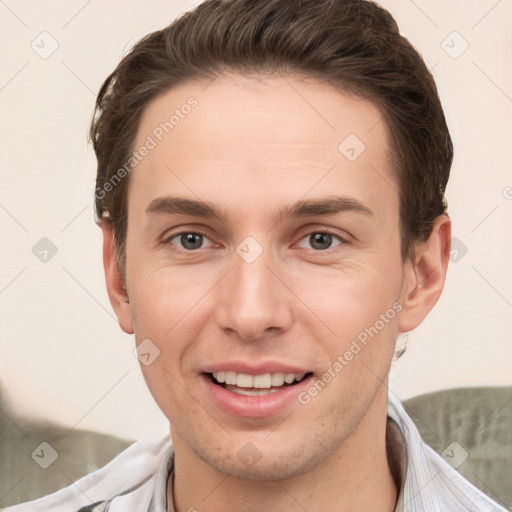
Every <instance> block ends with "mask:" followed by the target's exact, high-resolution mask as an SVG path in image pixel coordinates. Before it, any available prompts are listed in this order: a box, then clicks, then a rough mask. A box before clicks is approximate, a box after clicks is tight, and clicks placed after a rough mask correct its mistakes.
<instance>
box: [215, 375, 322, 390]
mask: <svg viewBox="0 0 512 512" xmlns="http://www.w3.org/2000/svg"><path fill="white" fill-rule="evenodd" d="M206 375H207V376H208V377H209V378H210V380H211V381H212V382H213V383H214V384H216V385H217V386H220V387H223V388H224V389H226V390H228V391H231V392H232V393H236V394H238V395H244V396H264V395H269V394H270V393H276V392H277V391H281V390H283V389H285V388H289V387H292V386H295V385H297V384H298V383H299V382H302V381H303V380H304V379H306V378H308V377H309V376H310V375H312V373H311V372H309V373H279V372H276V373H264V374H261V375H249V374H247V373H236V372H223V371H220V372H214V373H207V374H206Z"/></svg>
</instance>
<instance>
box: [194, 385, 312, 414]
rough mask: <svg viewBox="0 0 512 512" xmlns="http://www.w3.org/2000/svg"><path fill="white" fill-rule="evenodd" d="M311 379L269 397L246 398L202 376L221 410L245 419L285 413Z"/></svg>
mask: <svg viewBox="0 0 512 512" xmlns="http://www.w3.org/2000/svg"><path fill="white" fill-rule="evenodd" d="M311 378H312V375H310V376H309V377H306V378H305V379H303V380H302V381H301V382H299V383H297V384H294V385H293V386H285V387H283V389H280V390H278V391H275V392H274V393H269V394H268V395H258V396H245V395H239V394H237V393H234V392H233V391H228V390H227V389H225V388H223V387H222V386H219V385H217V384H214V383H213V382H212V380H211V378H210V377H209V376H208V375H203V376H202V380H203V383H204V385H205V386H206V389H207V393H208V394H209V396H210V397H211V398H212V400H213V402H214V403H215V404H216V405H217V406H218V407H219V408H221V409H223V410H224V411H226V412H228V413H229V414H232V415H234V416H242V417H245V418H265V417H267V416H273V415H275V414H279V413H280V412H283V411H284V410H285V409H286V408H287V407H289V406H290V405H291V404H292V403H293V402H294V401H295V402H296V401H298V395H299V394H300V393H301V391H304V389H305V388H307V386H308V384H309V381H310V380H311Z"/></svg>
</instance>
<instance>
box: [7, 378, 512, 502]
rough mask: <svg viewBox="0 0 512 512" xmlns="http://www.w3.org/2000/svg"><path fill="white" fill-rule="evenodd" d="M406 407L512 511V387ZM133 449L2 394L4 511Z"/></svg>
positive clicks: (451, 394)
mask: <svg viewBox="0 0 512 512" xmlns="http://www.w3.org/2000/svg"><path fill="white" fill-rule="evenodd" d="M405 407H406V410H407V412H408V413H409V415H410V416H411V417H412V419H413V420H414V422H415V423H416V425H417V427H418V429H419V431H420V433H421V435H422V436H423V438H424V439H425V441H426V442H427V443H428V444H429V445H430V446H431V447H432V448H433V449H434V450H436V451H437V452H438V453H440V454H442V455H443V456H444V457H445V458H446V460H448V461H451V462H452V464H453V465H454V466H455V467H456V468H457V470H458V471H460V472H461V473H462V474H463V475H464V476H465V477H466V478H467V479H468V480H470V481H471V482H472V483H473V484H474V485H475V486H477V487H479V488H480V489H482V490H483V491H484V492H485V493H486V494H488V495H489V496H491V497H492V498H493V499H494V500H496V501H497V502H498V503H501V504H503V505H504V506H505V507H507V508H509V509H511V510H512V387H506V388H464V389H453V390H446V391H440V392H436V393H429V394H427V395H422V396H418V397H415V398H413V399H411V400H408V401H407V402H406V403H405ZM41 443H48V444H49V445H50V447H48V446H47V445H44V444H43V445H41ZM130 443H131V442H130V441H127V440H123V439H118V438H116V437H113V436H109V435H103V434H98V433H94V432H87V431H83V430H71V431H70V430H69V429H66V428H63V427H60V426H56V425H52V424H50V423H38V422H31V421H28V420H22V419H20V418H17V417H14V416H13V415H12V413H10V412H9V410H8V408H7V407H6V405H5V404H4V403H2V401H1V395H0V507H5V506H8V505H14V504H15V503H20V502H22V501H28V500H31V499H34V498H37V497H39V496H43V495H45V494H48V493H50V492H53V491H55V490H57V489H60V488H62V487H65V486H67V485H69V484H71V483H72V482H74V481H75V480H77V479H78V478H80V477H81V476H83V475H85V474H87V473H90V472H92V471H94V470H95V469H97V468H99V467H101V466H103V465H104V464H106V463H107V462H108V461H109V460H111V459H112V458H113V457H115V456H116V455H117V454H118V453H119V452H121V451H122V450H124V449H125V448H126V447H127V446H129V445H130ZM53 450H55V452H53ZM56 454H58V456H57V458H56V459H55V461H54V462H53V463H52V464H51V465H49V467H48V468H47V469H44V467H43V466H45V465H47V464H49V463H50V462H52V460H53V458H55V455H56Z"/></svg>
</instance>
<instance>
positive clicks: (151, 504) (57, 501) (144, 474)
mask: <svg viewBox="0 0 512 512" xmlns="http://www.w3.org/2000/svg"><path fill="white" fill-rule="evenodd" d="M388 422H391V423H392V424H393V425H394V426H395V427H397V428H393V429H390V430H393V431H394V432H395V433H394V435H395V437H396V439H395V443H393V444H394V445H395V446H396V447H397V449H398V450H399V453H395V454H394V457H395V458H396V459H397V461H399V464H400V466H401V468H400V471H401V475H402V479H401V480H402V481H401V489H400V493H399V497H398V502H397V506H396V509H395V512H447V511H449V512H506V510H505V509H504V508H503V507H501V506H500V505H498V504H497V503H495V502H494V501H492V500H491V499H490V498H489V497H487V496H486V495H485V494H484V493H483V492H482V491H480V490H479V489H477V488H476V487H474V486H473V485H472V484H471V483H469V482H468V481H467V480H466V479H464V478H463V477H462V476H461V475H460V474H459V473H458V472H457V471H456V470H455V469H453V468H452V466H450V464H448V462H446V461H445V460H444V459H443V458H442V457H440V456H439V455H438V454H437V453H436V452H435V451H434V450H432V449H431V448H430V447H429V446H427V445H426V444H425V443H424V442H423V440H422V439H421V437H420V434H419V432H418V430H417V428H416V426H415V425H414V423H413V421H412V420H411V419H410V418H409V416H408V415H407V413H406V412H405V411H404V409H403V407H402V404H401V403H400V401H399V400H398V399H397V398H396V397H395V396H394V395H393V393H389V396H388ZM173 466H174V449H173V446H172V441H171V438H170V437H169V436H168V435H167V436H165V437H163V438H160V439H145V440H142V441H138V442H136V443H134V444H133V445H131V446H130V447H129V448H127V449H126V450H125V451H124V452H122V453H121V454H119V455H118V456H117V457H116V458H115V459H114V460H112V461H111V462H110V463H108V464H107V465H106V466H104V467H103V468H101V469H99V470H97V471H95V472H94V473H91V474H89V475H86V476H85V477H83V478H81V479H79V480H77V481H76V482H75V483H74V484H72V485H70V486H69V487H66V488H64V489H61V490H60V491H57V492H55V493H53V494H50V495H49V496H45V497H43V498H40V499H37V500H34V501H30V502H27V503H23V504H20V505H14V506H12V507H7V508H4V509H3V511H4V512H43V511H44V512H107V511H108V512H134V511H137V512H145V511H147V512H174V508H173V506H172V504H171V505H170V507H169V508H167V496H166V494H167V481H168V478H169V477H170V476H171V475H172V471H173ZM404 477H405V478H404Z"/></svg>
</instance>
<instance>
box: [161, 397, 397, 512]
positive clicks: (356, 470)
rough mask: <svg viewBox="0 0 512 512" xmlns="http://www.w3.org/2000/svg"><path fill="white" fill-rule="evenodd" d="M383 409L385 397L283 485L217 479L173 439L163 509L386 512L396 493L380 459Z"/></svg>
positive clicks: (179, 511)
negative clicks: (313, 463)
mask: <svg viewBox="0 0 512 512" xmlns="http://www.w3.org/2000/svg"><path fill="white" fill-rule="evenodd" d="M386 404H387V402H386V396H385V395H384V397H383V396H379V397H377V398H376V399H375V402H374V404H373V405H372V407H371V408H370V410H369V411H368V413H367V414H366V416H365V417H364V419H363V421H362V422H361V423H360V424H359V426H358V427H357V429H356V430H355V431H354V432H353V433H352V435H351V436H349V437H348V438H347V439H345V441H343V443H342V444H341V446H339V447H338V448H337V449H335V450H333V454H332V456H330V457H329V458H328V459H326V460H323V461H322V462H320V463H319V464H318V465H317V466H316V467H315V468H314V469H313V470H312V471H309V472H308V473H305V474H302V475H299V476H296V477H294V478H290V479H285V480H255V479H242V478H237V477H234V476H231V475H226V474H223V473H220V472H218V471H216V470H215V469H214V468H212V467H211V466H209V465H208V464H206V463H205V462H203V461H202V460H201V459H199V458H198V457H197V456H196V455H195V453H194V452H193V451H192V450H191V449H190V447H189V446H188V445H187V444H186V443H185V442H184V441H183V440H182V439H181V438H180V437H179V436H175V435H174V436H173V438H174V437H177V438H176V439H174V445H175V470H174V485H173V486H172V485H169V492H168V503H174V507H175V510H176V512H188V511H194V510H200V511H201V512H224V511H225V510H226V509H227V508H228V509H230V510H244V511H246V512H259V511H261V510H279V511H281V512H291V511H297V510H322V511H323V512H339V511H352V510H372V511H374V512H392V511H393V510H394V509H395V505H396V501H397V488H396V486H395V481H394V479H393V475H392V474H391V471H390V467H389V462H388V458H387V456H386V418H387V414H386ZM173 487H174V488H173ZM227 504H229V506H227Z"/></svg>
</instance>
